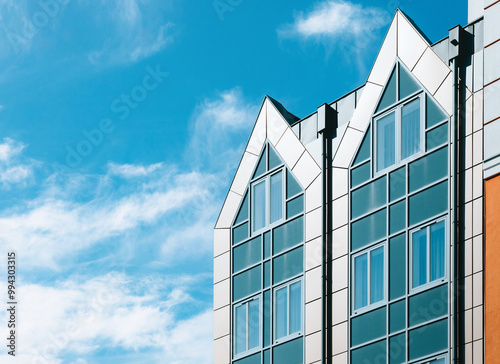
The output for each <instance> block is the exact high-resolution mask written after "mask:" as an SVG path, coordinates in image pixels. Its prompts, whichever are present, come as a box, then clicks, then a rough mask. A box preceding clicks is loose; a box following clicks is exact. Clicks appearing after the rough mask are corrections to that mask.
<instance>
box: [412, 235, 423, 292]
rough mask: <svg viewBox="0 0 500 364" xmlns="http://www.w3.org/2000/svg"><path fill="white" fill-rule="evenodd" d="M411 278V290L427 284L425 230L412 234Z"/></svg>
mask: <svg viewBox="0 0 500 364" xmlns="http://www.w3.org/2000/svg"><path fill="white" fill-rule="evenodd" d="M412 254H413V259H412V260H413V261H412V267H413V271H412V277H413V283H412V286H413V288H415V287H418V286H421V285H422V284H425V283H427V230H426V229H422V230H419V231H417V232H415V233H414V234H413V252H412Z"/></svg>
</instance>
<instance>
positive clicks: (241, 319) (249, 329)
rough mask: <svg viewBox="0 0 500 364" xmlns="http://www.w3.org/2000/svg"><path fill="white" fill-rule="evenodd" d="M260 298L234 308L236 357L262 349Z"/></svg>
mask: <svg viewBox="0 0 500 364" xmlns="http://www.w3.org/2000/svg"><path fill="white" fill-rule="evenodd" d="M261 331H262V330H261V320H260V298H259V297H254V298H252V299H250V300H249V301H246V302H243V303H240V304H238V305H236V306H235V307H234V335H235V339H234V353H235V356H237V355H240V354H243V353H246V352H248V351H250V350H252V349H256V348H258V347H260V332H261Z"/></svg>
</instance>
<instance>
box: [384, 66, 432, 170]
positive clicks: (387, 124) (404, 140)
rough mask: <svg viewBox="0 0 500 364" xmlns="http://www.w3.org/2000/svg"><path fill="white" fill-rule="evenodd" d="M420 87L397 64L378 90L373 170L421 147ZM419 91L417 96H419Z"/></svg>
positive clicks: (410, 154) (392, 162)
mask: <svg viewBox="0 0 500 364" xmlns="http://www.w3.org/2000/svg"><path fill="white" fill-rule="evenodd" d="M421 90H422V88H421V87H420V85H419V84H418V83H417V82H416V81H415V80H414V79H413V77H412V76H411V75H410V73H409V72H408V71H407V70H406V69H405V67H404V66H402V65H401V64H397V65H396V67H394V70H393V71H392V74H391V76H390V78H389V81H388V82H387V85H386V87H385V89H384V92H383V93H382V97H381V99H380V102H379V104H378V107H377V110H376V112H375V113H376V115H377V116H376V118H375V120H374V124H375V133H374V139H375V140H374V142H375V143H374V146H375V150H374V152H375V153H376V158H375V160H376V170H377V171H382V170H384V169H386V168H388V167H390V166H392V165H394V164H396V163H399V162H400V161H402V160H404V159H406V158H409V157H411V156H412V155H415V154H417V153H419V152H420V151H422V150H423V144H424V143H423V140H422V139H423V137H422V135H423V133H422V130H423V127H422V126H421V124H422V123H423V121H424V115H423V114H424V113H423V112H421V110H425V109H424V107H423V105H424V104H423V102H424V100H423V96H422V93H421V92H420V91H421ZM419 92H420V95H419Z"/></svg>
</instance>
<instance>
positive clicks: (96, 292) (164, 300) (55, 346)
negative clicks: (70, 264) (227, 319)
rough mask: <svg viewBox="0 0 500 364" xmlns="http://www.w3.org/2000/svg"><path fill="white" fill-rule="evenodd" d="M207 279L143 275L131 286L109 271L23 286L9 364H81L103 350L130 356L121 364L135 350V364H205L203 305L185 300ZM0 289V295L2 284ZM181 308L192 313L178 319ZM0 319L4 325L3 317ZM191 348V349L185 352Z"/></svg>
mask: <svg viewBox="0 0 500 364" xmlns="http://www.w3.org/2000/svg"><path fill="white" fill-rule="evenodd" d="M207 280H210V278H208V279H207V278H206V277H204V276H194V277H193V276H188V277H187V276H167V277H162V278H159V277H152V276H143V279H142V280H141V281H137V280H135V279H133V277H130V276H127V275H124V274H121V273H114V272H111V273H108V274H106V275H102V276H96V277H70V278H68V279H65V280H62V281H59V282H56V283H54V284H49V285H41V284H26V283H25V284H23V289H22V291H21V292H22V293H20V304H19V309H20V310H21V311H22V312H23V315H22V316H23V317H22V326H21V327H22V329H21V331H20V332H22V342H23V344H22V345H23V349H22V350H21V351H20V352H19V353H18V354H20V356H16V363H17V362H18V361H19V362H22V363H56V364H57V363H61V362H63V360H62V359H61V357H62V355H63V354H64V355H65V356H66V357H67V356H73V357H74V358H75V359H74V360H75V363H85V362H86V360H84V359H83V358H86V359H90V358H92V357H93V355H95V354H96V352H98V351H99V350H102V349H103V348H104V347H108V348H113V349H120V350H121V351H125V352H128V353H130V354H132V355H131V359H130V360H127V359H125V360H124V359H123V358H122V359H121V360H119V362H123V363H133V362H134V360H133V359H132V358H133V357H134V356H135V355H134V353H136V352H138V351H141V357H142V360H141V362H146V361H147V360H148V359H149V361H148V362H155V363H156V362H168V363H193V364H194V363H209V362H211V361H210V358H211V357H212V356H211V354H210V352H211V347H210V346H211V339H212V329H211V327H212V318H211V314H210V312H209V311H208V307H207V303H206V302H201V301H198V300H197V299H195V298H194V297H193V296H192V294H191V292H196V291H197V290H198V289H199V286H200V285H204V284H206V281H207ZM0 287H1V288H2V289H3V290H4V291H5V289H6V286H5V284H4V283H2V284H0ZM186 306H188V307H190V308H191V310H192V311H193V312H195V313H194V314H192V315H191V316H190V317H187V318H183V317H181V314H182V312H184V311H185V310H186ZM0 319H1V320H2V321H5V319H6V311H5V310H2V312H1V313H0ZM6 330H7V327H6V325H4V327H3V328H2V329H1V332H2V336H5V335H6V336H5V337H8V335H7V332H6ZM193 343H196V345H197V350H191V349H190V347H192V345H193ZM198 345H199V347H198ZM71 354H72V355H71ZM160 354H161V356H162V359H161V360H159V356H160ZM111 355H112V354H111ZM7 358H8V356H7V355H6V354H5V351H4V353H3V354H2V356H0V359H1V360H2V362H6V363H8V362H9V361H8V359H7ZM78 358H80V359H78ZM108 360H109V362H116V361H115V360H113V358H108ZM91 362H93V361H92V360H91ZM99 362H101V361H99Z"/></svg>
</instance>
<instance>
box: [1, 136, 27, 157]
mask: <svg viewBox="0 0 500 364" xmlns="http://www.w3.org/2000/svg"><path fill="white" fill-rule="evenodd" d="M24 148H26V145H25V144H23V143H20V142H16V141H15V140H13V139H11V138H4V139H3V141H2V143H0V161H2V162H9V161H10V160H11V159H12V158H13V157H15V156H17V155H19V154H20V153H21V152H22V151H23V150H24Z"/></svg>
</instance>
